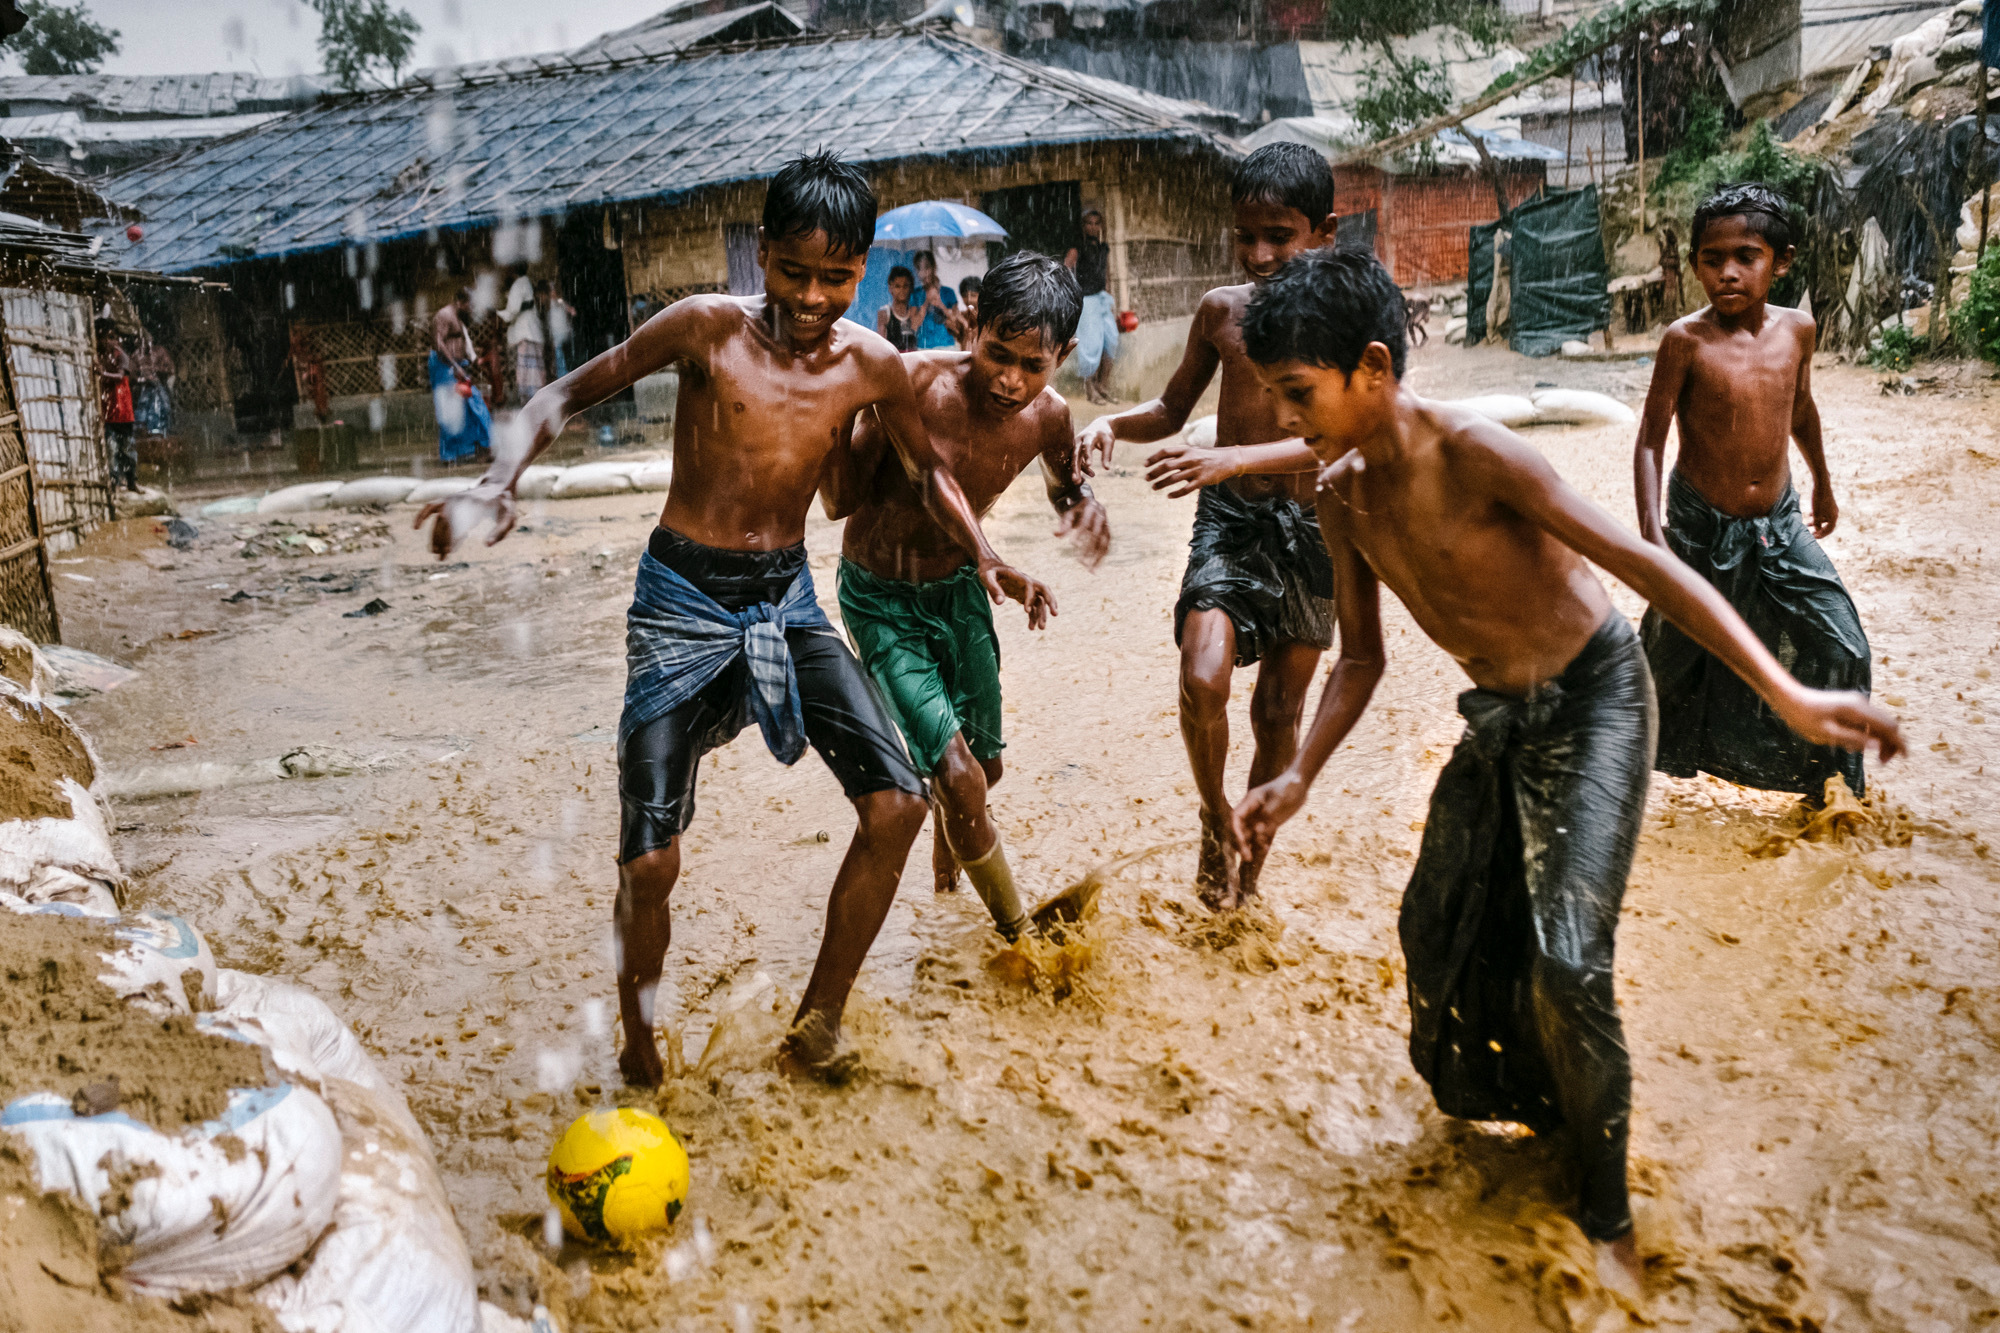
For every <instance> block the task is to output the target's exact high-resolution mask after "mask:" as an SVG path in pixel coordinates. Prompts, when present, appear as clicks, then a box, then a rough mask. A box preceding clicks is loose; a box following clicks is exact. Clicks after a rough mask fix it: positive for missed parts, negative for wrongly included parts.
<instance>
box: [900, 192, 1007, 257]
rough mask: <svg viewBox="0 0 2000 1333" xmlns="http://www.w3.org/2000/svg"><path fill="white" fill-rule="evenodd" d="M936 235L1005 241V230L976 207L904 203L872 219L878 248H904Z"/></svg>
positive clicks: (937, 201) (933, 201)
mask: <svg viewBox="0 0 2000 1333" xmlns="http://www.w3.org/2000/svg"><path fill="white" fill-rule="evenodd" d="M937 236H956V237H959V238H961V239H965V240H991V241H999V240H1005V239H1006V237H1007V229H1006V228H1005V227H1003V226H1001V225H1000V224H999V223H997V222H995V221H994V220H993V219H992V218H989V217H987V216H986V215H985V214H984V213H982V212H980V211H979V210H978V209H976V208H967V207H966V206H965V205H964V204H954V203H952V202H950V201H949V200H946V199H926V200H924V201H923V202H922V203H920V204H904V205H903V206H902V207H901V208H892V209H890V210H889V211H888V212H886V213H884V214H883V215H882V216H881V217H879V218H876V219H875V244H876V245H879V246H885V247H888V248H892V249H908V248H909V247H910V246H911V245H912V244H913V243H915V242H917V241H925V240H930V239H931V238H933V237H937Z"/></svg>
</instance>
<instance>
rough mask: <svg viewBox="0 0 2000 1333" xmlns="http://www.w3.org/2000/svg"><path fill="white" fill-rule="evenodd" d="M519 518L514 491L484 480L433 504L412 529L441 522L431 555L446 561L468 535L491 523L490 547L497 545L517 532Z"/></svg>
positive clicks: (434, 533) (420, 512)
mask: <svg viewBox="0 0 2000 1333" xmlns="http://www.w3.org/2000/svg"><path fill="white" fill-rule="evenodd" d="M518 516H519V510H518V509H517V508H516V507H515V504H514V493H513V492H512V491H510V490H508V489H507V488H506V487H505V486H502V485H501V484H500V483H499V482H497V481H482V482H480V483H479V484H478V485H477V486H474V487H473V488H472V489H471V490H469V491H460V492H459V493H458V494H457V495H452V496H447V497H446V498H444V499H442V500H433V501H431V502H430V503H429V504H427V505H425V506H424V507H423V508H422V509H419V510H418V511H417V521H416V522H415V523H412V524H411V525H410V526H411V527H413V528H421V527H422V526H423V525H424V524H425V522H426V521H428V520H430V519H433V518H435V519H436V520H437V522H435V523H433V524H431V552H432V554H434V555H436V556H437V558H438V559H440V560H442V559H444V558H445V557H446V556H448V555H450V554H451V548H452V547H454V546H456V545H458V543H459V541H460V540H461V539H462V538H464V537H465V536H466V535H467V534H468V533H473V532H477V531H478V530H479V529H480V528H481V527H482V526H484V525H485V524H487V523H491V524H492V525H493V531H492V532H491V533H490V534H488V536H487V538H486V544H487V545H488V546H491V545H493V543H495V542H497V541H499V540H500V539H501V538H502V537H505V536H506V535H507V534H508V533H510V532H512V531H513V530H514V520H515V519H516V518H517V517H518Z"/></svg>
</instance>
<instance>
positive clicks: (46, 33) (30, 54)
mask: <svg viewBox="0 0 2000 1333" xmlns="http://www.w3.org/2000/svg"><path fill="white" fill-rule="evenodd" d="M20 13H21V16H22V17H23V18H25V19H27V21H28V22H27V26H26V27H24V28H23V29H22V30H21V33H20V35H19V36H18V37H15V38H14V39H13V40H12V43H11V45H12V46H13V48H14V51H15V53H16V54H17V55H19V56H20V57H21V68H22V70H23V71H25V72H26V73H29V74H95V73H96V72H97V67H98V66H99V65H101V64H103V63H104V57H106V56H115V55H117V54H118V30H117V29H116V28H106V27H103V26H101V25H100V24H98V23H97V22H96V21H95V20H93V19H92V18H91V17H90V7H89V6H88V5H86V4H85V3H84V0H77V3H75V4H73V5H59V4H56V3H54V0H22V2H21V6H20Z"/></svg>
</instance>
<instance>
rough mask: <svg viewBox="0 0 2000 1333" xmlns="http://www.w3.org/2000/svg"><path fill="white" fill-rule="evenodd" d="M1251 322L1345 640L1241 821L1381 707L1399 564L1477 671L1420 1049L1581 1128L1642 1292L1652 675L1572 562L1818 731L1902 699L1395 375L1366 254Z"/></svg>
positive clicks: (1586, 1185) (1424, 1069)
mask: <svg viewBox="0 0 2000 1333" xmlns="http://www.w3.org/2000/svg"><path fill="white" fill-rule="evenodd" d="M1243 337H1244V343H1245V346H1246V348H1247V350H1248V353H1249V355H1250V357H1251V358H1252V359H1253V360H1254V361H1256V362H1257V364H1258V367H1259V372H1260V373H1261V374H1262V376H1263V377H1264V379H1265V382H1266V383H1268V384H1269V385H1270V386H1271V389H1272V392H1273V393H1274V394H1275V395H1277V396H1278V398H1279V420H1280V422H1281V423H1282V424H1283V425H1284V426H1285V428H1286V429H1288V430H1294V431H1297V432H1299V433H1300V434H1302V435H1304V436H1305V437H1306V439H1307V441H1308V443H1310V444H1311V445H1312V447H1313V449H1314V450H1316V451H1317V452H1318V454H1319V456H1320V457H1321V458H1324V459H1326V460H1328V462H1329V466H1328V467H1327V468H1326V469H1325V471H1324V472H1322V473H1321V490H1320V495H1319V516H1320V527H1321V530H1322V531H1323V532H1324V533H1325V536H1326V544H1327V550H1328V552H1329V553H1330V555H1331V557H1332V560H1333V569H1334V583H1335V585H1336V587H1337V589H1338V591H1337V592H1336V594H1335V604H1336V605H1337V606H1338V608H1339V617H1340V656H1339V659H1338V660H1337V662H1336V663H1335V665H1334V668H1333V673H1332V675H1331V676H1330V677H1329V678H1328V681H1327V684H1326V688H1325V691H1324V692H1323V693H1322V694H1321V695H1320V702H1319V709H1318V712H1317V713H1316V714H1315V715H1314V718H1313V723H1312V729H1311V731H1310V732H1309V733H1308V734H1307V736H1306V739H1305V741H1304V743H1303V744H1302V745H1301V746H1300V749H1299V752H1298V755H1297V756H1296V757H1295V758H1294V759H1293V760H1292V762H1291V764H1290V766H1289V767H1288V768H1286V770H1285V771H1284V772H1283V773H1280V774H1279V775H1277V776H1276V777H1275V778H1273V779H1272V780H1271V781H1270V782H1268V783H1267V784H1265V785H1264V786H1261V787H1258V788H1256V789H1255V790H1253V791H1252V792H1250V794H1249V795H1247V796H1245V797H1244V798H1243V802H1242V804H1240V805H1238V806H1237V807H1236V811H1235V814H1234V817H1233V821H1232V834H1233V835H1234V837H1235V838H1236V839H1237V841H1238V843H1239V846H1240V847H1241V849H1242V850H1243V852H1244V854H1245V855H1251V854H1254V853H1255V852H1256V851H1258V850H1260V849H1261V848H1262V847H1264V846H1267V845H1269V843H1270V840H1271V835H1272V834H1273V833H1275V832H1276V831H1277V828H1278V825H1280V824H1282V823H1283V822H1284V821H1285V820H1287V819H1289V818H1291V817H1292V815H1294V814H1296V813H1297V812H1298V809H1299V807H1300V805H1301V804H1303V803H1304V801H1305V797H1306V792H1307V789H1308V788H1309V787H1310V786H1311V784H1312V781H1313V779H1314V777H1315V776H1316V775H1317V774H1318V773H1319V771H1320V769H1321V768H1322V767H1324V766H1325V764H1326V762H1327V760H1328V759H1329V758H1330V757H1331V756H1332V755H1333V752H1334V751H1335V750H1336V749H1338V748H1339V746H1340V743H1341V741H1342V740H1344V739H1345V738H1346V736H1347V733H1348V731H1349V730H1350V729H1351V728H1352V727H1353V726H1354V724H1355V722H1356V721H1357V720H1358V719H1359V718H1360V716H1361V713H1362V711H1363V709H1365V708H1366V707H1367V704H1368V698H1369V696H1370V694H1371V693H1372V692H1373V691H1374V689H1375V684H1376V682H1377V681H1378V680H1380V679H1381V676H1382V670H1383V663H1384V653H1383V647H1382V624H1381V615H1380V605H1379V584H1381V583H1387V584H1388V585H1389V588H1390V591H1392V592H1394V593H1395V594H1396V595H1397V596H1398V597H1399V598H1401V599H1402V602H1403V605H1404V606H1405V607H1407V608H1408V609H1409V612H1410V614H1411V615H1412V616H1413V617H1415V619H1416V621H1417V624H1418V625H1419V626H1420V627H1421V628H1422V629H1423V631H1424V632H1425V633H1426V634H1428V635H1429V636H1430V637H1431V638H1432V640H1433V641H1435V642H1436V643H1437V644H1438V646H1439V647H1441V648H1443V649H1444V650H1445V651H1446V652H1448V653H1450V654H1451V655H1452V656H1453V657H1454V658H1456V659H1457V661H1458V663H1459V665H1460V666H1461V667H1463V668H1464V670H1465V673H1466V674H1467V675H1468V676H1470V677H1471V678H1472V683H1473V685H1474V687H1475V688H1473V689H1471V690H1468V691H1466V692H1465V693H1464V694H1461V695H1460V696H1459V701H1458V702H1459V711H1460V712H1461V713H1463V714H1464V715H1465V718H1466V722H1467V727H1466V732H1465V737H1464V739H1463V740H1461V741H1460V742H1459V744H1458V748H1457V749H1456V750H1455V751H1453V753H1452V757H1451V760H1450V762H1449V763H1448V764H1446V765H1445V769H1444V772H1443V773H1442V774H1440V775H1439V778H1438V785H1437V790H1436V791H1435V793H1433V795H1432V797H1431V806H1430V817H1429V821H1428V823H1427V824H1426V825H1425V827H1424V838H1423V850H1422V853H1421V855H1420V856H1419V857H1418V860H1417V866H1416V870H1415V872H1414V873H1413V874H1412V875H1411V877H1410V884H1409V888H1408V889H1407V891H1406V892H1405V894H1404V897H1403V910H1402V920H1401V935H1402V942H1403V952H1404V955H1405V958H1406V959H1407V962H1408V970H1409V999H1410V1012H1411V1033H1410V1056H1411V1059H1412V1061H1413V1062H1414V1063H1415V1065H1416V1067H1417V1071H1418V1072H1419V1073H1421V1074H1422V1075H1423V1076H1424V1078H1425V1079H1426V1080H1427V1081H1428V1082H1429V1083H1430V1085H1431V1090H1432V1092H1433V1093H1434V1095H1435V1096H1436V1097H1437V1102H1438V1106H1439V1108H1440V1109H1442V1110H1443V1111H1445V1112H1446V1113H1447V1114H1450V1115H1455V1116H1460V1117H1463V1118H1465V1119H1470V1120H1508V1121H1514V1122H1518V1123H1521V1124H1525V1125H1527V1126H1529V1127H1531V1128H1533V1129H1535V1130H1537V1131H1538V1132H1547V1131H1551V1130H1554V1129H1556V1128H1558V1127H1566V1128H1567V1129H1568V1131H1569V1133H1570V1135H1571V1139H1570V1143H1571V1145H1572V1146H1571V1152H1572V1160H1573V1161H1574V1163H1575V1165H1576V1167H1577V1168H1578V1172H1579V1177H1580V1185H1581V1198H1582V1216H1581V1219H1580V1220H1581V1222H1582V1225H1583V1230H1584V1232H1585V1234H1586V1235H1588V1236H1589V1237H1590V1238H1591V1240H1592V1241H1593V1242H1595V1243H1596V1244H1597V1245H1598V1246H1599V1269H1600V1272H1601V1273H1602V1274H1603V1276H1604V1277H1605V1279H1606V1280H1607V1282H1608V1283H1611V1284H1615V1285H1616V1286H1618V1287H1619V1288H1620V1289H1622V1290H1623V1291H1624V1292H1625V1293H1626V1294H1627V1295H1628V1296H1633V1295H1636V1293H1637V1290H1638V1255H1637V1250H1636V1248H1635V1247H1634V1245H1633V1242H1632V1239H1631V1227H1632V1218H1631V1211H1630V1207H1629V1204H1628V1201H1627V1198H1626V1192H1625V1142H1626V1120H1627V1116H1628V1114H1629V1111H1630V1105H1631V1082H1632V1079H1631V1066H1630V1063H1629V1061H1628V1059H1627V1057H1626V1052H1625V1043H1624V1037H1623V1034H1622V1032H1621V1030H1620V1027H1619V1022H1618V1009H1617V1005H1616V1002H1615V1001H1614V998H1613V995H1612V986H1611V967H1612V943H1613V941H1612V932H1613V930H1614V928H1615V927H1616V926H1617V923H1618V908H1619V901H1620V899H1621V898H1622V896H1623V894H1624V891H1625V877H1626V873H1627V871H1628V870H1629V869H1630V866H1631V861H1632V849H1633V844H1634V843H1635V842H1636V841H1637V838H1638V834H1639V821H1640V817H1641V816H1642V815H1643V814H1644V812H1645V805H1646V785H1647V781H1648V778H1649V770H1650V769H1651V766H1652V757H1653V735H1654V716H1653V698H1652V682H1651V678H1650V677H1649V676H1648V675H1647V672H1646V664H1645V657H1644V655H1643V653H1641V651H1640V649H1639V643H1638V639H1637V637H1636V636H1635V635H1634V634H1633V632H1632V627H1631V625H1630V624H1629V623H1627V621H1626V620H1625V618H1624V617H1623V616H1622V615H1619V614H1618V613H1617V612H1616V611H1615V610H1613V609H1612V606H1611V602H1610V599H1609V598H1608V597H1607V596H1606V595H1605V592H1604V588H1603V586H1602V585H1601V584H1599V583H1598V581H1597V579H1596V577H1595V576H1594V575H1593V574H1592V573H1591V572H1590V570H1589V568H1588V567H1587V566H1586V565H1585V563H1584V562H1585V561H1586V560H1588V561H1590V562H1592V563H1594V564H1596V565H1598V566H1600V567H1601V568H1603V569H1605V570H1606V571H1608V572H1609V573H1611V574H1613V575H1615V576H1616V577H1618V578H1619V579H1622V580H1623V581H1624V582H1626V583H1627V584H1629V585H1631V586H1632V587H1633V588H1635V589H1637V590H1638V591H1639V592H1640V593H1642V594H1644V595H1645V596H1646V598H1647V599H1648V600H1650V601H1651V602H1652V603H1653V604H1654V606H1655V607H1657V608H1658V609H1659V611H1660V613H1661V614H1662V615H1665V616H1667V617H1669V618H1670V619H1672V620H1673V621H1674V622H1675V623H1677V624H1679V625H1680V626H1682V627H1683V628H1684V629H1685V630H1686V631H1687V632H1688V633H1689V634H1690V635H1692V636H1693V637H1694V639H1695V640H1696V641H1697V642H1699V643H1700V644H1702V646H1703V647H1705V648H1707V649H1708V650H1709V651H1710V652H1712V653H1714V654H1715V655H1716V656H1717V657H1718V658H1719V659H1721V660H1722V661H1723V662H1726V663H1728V665H1729V667H1730V668H1731V669H1732V670H1734V671H1736V672H1738V673H1740V674H1741V675H1742V676H1743V677H1744V678H1745V679H1746V680H1749V681H1750V682H1752V684H1753V686H1754V688H1755V689H1756V690H1757V692H1758V694H1759V695H1761V696H1762V697H1763V698H1765V699H1766V700H1768V701H1769V702H1770V704H1771V707H1772V708H1773V709H1774V710H1775V711H1776V712H1777V714H1778V715H1779V716H1780V717H1782V718H1783V719H1784V720H1785V721H1786V723H1787V724H1788V725H1790V726H1792V727H1794V728H1796V729H1797V730H1798V731H1799V732H1801V733H1802V734H1804V735H1806V736H1809V737H1811V738H1812V739H1813V740H1815V741H1818V742H1820V743H1822V744H1829V745H1840V746H1843V747H1848V748H1854V749H1859V748H1860V747H1861V746H1862V745H1864V744H1866V743H1867V742H1868V741H1870V740H1873V741H1874V742H1875V743H1876V745H1877V746H1878V747H1879V748H1880V750H1881V753H1882V755H1883V757H1884V758H1885V759H1886V758H1889V757H1891V756H1893V755H1895V754H1897V753H1899V752H1900V751H1901V750H1902V748H1903V744H1902V737H1901V734H1900V733H1899V732H1898V730H1897V726H1896V721H1895V719H1894V718H1891V717H1890V716H1889V715H1888V714H1886V713H1884V712H1882V711H1881V710H1880V709H1878V708H1876V707H1875V706H1874V705H1873V704H1871V703H1869V702H1868V700H1867V699H1866V698H1865V697H1863V696H1861V695H1859V694H1836V693H1831V692H1828V691H1824V690H1813V689H1807V688H1806V687H1804V686H1802V685H1800V684H1799V683H1798V682H1797V681H1795V680H1793V679H1792V678H1791V677H1790V676H1787V675H1786V674H1785V672H1784V670H1783V668H1781V667H1780V666H1779V665H1778V663H1777V661H1776V659H1774V658H1773V657H1772V656H1771V654H1770V653H1769V652H1767V651H1766V650H1765V649H1764V647H1763V646H1762V645H1761V644H1759V643H1758V642H1757V638H1756V636H1755V635H1753V634H1752V633H1751V632H1750V630H1749V628H1748V627H1747V626H1745V625H1744V624H1743V622H1742V621H1741V620H1739V619H1738V618H1737V616H1736V614H1735V613H1734V612H1733V611H1731V610H1730V609H1729V605H1728V603H1726V602H1725V601H1723V599H1722V598H1721V596H1720V595H1719V594H1717V593H1716V592H1715V590H1714V589H1713V588H1711V587H1709V586H1708V584H1707V583H1705V582H1703V581H1702V580H1701V579H1700V578H1699V577H1697V576H1696V575H1695V574H1694V573H1693V572H1692V571H1691V570H1689V569H1688V568H1687V567H1686V566H1685V565H1683V564H1681V563H1680V561H1678V560H1676V559H1674V558H1673V557H1672V556H1671V555H1669V554H1668V553H1667V552H1666V551H1664V550H1662V549H1661V548H1660V547H1659V546H1657V545H1654V544H1653V543H1651V542H1647V541H1644V540H1641V539H1640V538H1639V537H1637V536H1635V535H1634V534H1632V533H1630V532H1628V531H1626V530H1625V529H1624V528H1621V527H1620V526H1619V525H1618V524H1617V522H1616V521H1614V520H1613V519H1612V518H1611V516H1610V515H1608V514H1606V513H1605V512H1604V511H1603V510H1601V509H1599V508H1597V506H1595V505H1593V504H1591V503H1590V502H1589V501H1588V500H1585V499H1584V498H1583V497H1582V496H1580V495H1578V494H1577V493H1576V492H1575V491H1573V490H1571V489H1570V487H1569V486H1568V485H1566V484H1565V483H1564V482H1563V480H1562V479H1561V478H1560V477H1558V476H1557V475H1556V474H1555V472H1554V471H1553V470H1552V469H1551V468H1550V467H1549V465H1548V464H1547V463H1546V462H1544V461H1543V460H1542V458H1541V456H1540V455H1539V454H1537V453H1536V452H1535V451H1534V450H1533V449H1532V448H1530V447H1529V446H1528V445H1527V444H1526V443H1525V442H1523V441H1522V440H1521V439H1519V438H1518V437H1517V436H1515V435H1513V434H1512V433H1510V432H1509V431H1507V430H1505V429H1504V428H1502V427H1500V426H1497V425H1494V424H1492V423H1490V422H1488V421H1486V420H1484V419H1482V418H1479V417H1476V416H1474V415H1473V414H1472V413H1470V412H1467V411H1463V410H1461V409H1458V408H1454V407H1452V406H1451V405H1450V404H1448V403H1432V402H1426V401H1425V400H1423V399H1421V398H1419V397H1417V396H1416V395H1415V394H1413V393H1410V392H1409V391H1408V390H1406V389H1404V388H1402V387H1401V385H1400V384H1399V382H1398V381H1399V380H1400V378H1401V376H1402V371H1403V356H1404V338H1405V333H1404V322H1403V305H1402V300H1401V297H1400V295H1399V294H1398V292H1397V290H1396V286H1395V284H1394V283H1393V282H1392V281H1390V278H1389V275H1388V274H1387V273H1386V272H1384V271H1383V269H1382V267H1381V265H1380V264H1378V263H1377V262H1376V261H1375V259H1374V258H1373V257H1372V256H1367V255H1348V254H1330V253H1329V254H1320V255H1308V256H1306V257H1304V258H1302V259H1298V260H1295V261H1293V263H1292V264H1291V265H1289V266H1288V267H1287V268H1286V269H1285V271H1284V272H1283V273H1282V274H1280V275H1279V276H1277V277H1276V278H1273V279H1272V280H1271V281H1270V282H1269V283H1267V284H1266V285H1265V287H1264V289H1263V290H1262V291H1260V292H1259V293H1258V294H1257V296H1256V297H1255V298H1253V299H1252V301H1251V302H1250V306H1249V310H1248V312H1247V313H1246V314H1245V316H1244V321H1243ZM1350 450H1351V451H1352V452H1350Z"/></svg>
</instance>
